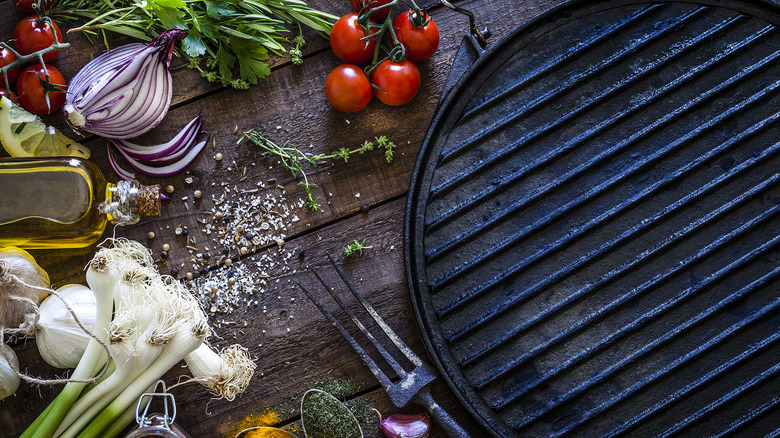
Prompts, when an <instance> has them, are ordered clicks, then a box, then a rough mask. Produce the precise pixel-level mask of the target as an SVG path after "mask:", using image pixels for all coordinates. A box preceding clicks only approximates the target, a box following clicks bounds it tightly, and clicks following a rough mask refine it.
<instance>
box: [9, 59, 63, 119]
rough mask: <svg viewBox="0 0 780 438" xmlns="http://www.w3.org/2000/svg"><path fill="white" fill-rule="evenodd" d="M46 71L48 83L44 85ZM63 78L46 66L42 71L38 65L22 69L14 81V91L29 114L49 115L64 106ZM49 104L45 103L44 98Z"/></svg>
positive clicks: (55, 70) (52, 68)
mask: <svg viewBox="0 0 780 438" xmlns="http://www.w3.org/2000/svg"><path fill="white" fill-rule="evenodd" d="M46 71H48V73H49V83H48V84H47V83H45V79H46ZM67 88H68V87H67V84H66V83H65V78H63V77H62V73H60V72H59V70H57V69H56V68H54V67H52V66H50V65H47V66H46V69H45V70H44V68H43V66H42V65H40V64H37V65H31V66H29V67H27V68H26V69H24V71H23V72H22V73H21V74H20V75H19V79H18V80H17V81H16V91H17V92H18V93H19V103H21V104H22V107H24V109H26V110H27V111H30V112H31V113H35V114H39V115H49V114H54V113H55V112H57V111H59V110H60V109H62V105H64V104H65V90H66V89H67ZM47 95H48V96H49V102H48V104H47V102H46V96H47Z"/></svg>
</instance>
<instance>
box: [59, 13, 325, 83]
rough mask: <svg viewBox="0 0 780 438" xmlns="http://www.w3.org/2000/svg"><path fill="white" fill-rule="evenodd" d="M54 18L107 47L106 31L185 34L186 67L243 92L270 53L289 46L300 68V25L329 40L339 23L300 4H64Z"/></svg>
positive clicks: (262, 73) (265, 71) (259, 75)
mask: <svg viewBox="0 0 780 438" xmlns="http://www.w3.org/2000/svg"><path fill="white" fill-rule="evenodd" d="M52 15H57V16H60V17H64V18H66V19H71V20H77V21H79V22H80V23H81V25H80V26H79V27H77V28H75V29H72V30H71V31H74V30H75V31H82V32H84V33H85V34H87V36H90V35H96V34H98V33H102V37H103V40H104V41H105V40H106V35H105V32H106V31H110V32H116V33H119V34H123V35H127V36H130V37H132V38H136V39H140V40H142V41H149V40H151V39H152V38H153V37H155V36H157V35H158V34H159V33H160V32H162V31H164V30H166V29H170V28H173V27H178V28H181V29H185V30H187V37H186V38H185V39H184V41H182V45H181V51H182V52H183V56H184V57H185V58H186V59H187V61H188V67H190V68H192V69H196V70H198V71H199V72H200V74H201V76H203V77H204V78H206V79H207V80H208V81H209V82H219V83H221V84H222V85H225V86H228V85H229V86H232V87H234V88H239V89H245V88H248V87H249V85H250V84H257V81H258V80H259V79H263V78H265V77H266V76H268V75H269V74H271V68H270V67H269V66H268V63H267V62H266V61H268V60H269V59H270V54H269V52H272V53H274V54H275V55H277V56H284V54H285V53H286V52H287V49H285V45H284V44H285V43H290V42H291V40H292V43H293V48H292V52H294V53H291V55H292V57H293V62H294V63H295V64H296V65H297V64H299V63H300V61H301V57H300V48H301V46H302V44H303V41H304V40H303V36H302V29H301V25H304V26H307V27H310V28H311V29H314V30H315V31H316V32H317V33H319V34H320V35H322V36H323V37H324V38H327V37H328V35H329V34H330V30H331V28H332V27H333V23H334V22H335V21H336V19H338V17H336V16H334V15H331V14H328V13H326V12H322V11H318V10H316V9H314V8H311V7H309V6H308V5H307V4H306V2H304V1H302V0H246V1H241V0H187V1H184V0H154V1H148V2H147V1H145V2H138V1H133V0H103V1H98V2H95V1H91V0H62V1H60V3H59V6H58V7H56V8H55V9H54V10H52ZM291 34H297V35H291ZM288 36H291V37H290V38H288ZM236 61H238V75H236V74H235V66H236Z"/></svg>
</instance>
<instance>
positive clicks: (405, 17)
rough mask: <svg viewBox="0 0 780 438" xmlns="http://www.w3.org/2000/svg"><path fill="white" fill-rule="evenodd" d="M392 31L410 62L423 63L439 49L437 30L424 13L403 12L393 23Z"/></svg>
mask: <svg viewBox="0 0 780 438" xmlns="http://www.w3.org/2000/svg"><path fill="white" fill-rule="evenodd" d="M393 30H394V31H395V35H396V37H397V38H398V41H399V42H400V43H401V44H402V45H403V46H404V48H405V49H406V57H407V58H408V59H409V60H411V61H412V62H422V61H425V60H426V59H428V58H430V57H431V56H433V54H434V53H435V52H436V49H437V48H438V47H439V28H438V27H437V26H436V23H434V22H433V19H432V18H431V17H430V16H429V15H428V14H426V13H424V12H422V13H420V14H418V13H417V12H415V11H408V12H404V13H403V14H401V15H399V16H398V18H396V19H395V21H393Z"/></svg>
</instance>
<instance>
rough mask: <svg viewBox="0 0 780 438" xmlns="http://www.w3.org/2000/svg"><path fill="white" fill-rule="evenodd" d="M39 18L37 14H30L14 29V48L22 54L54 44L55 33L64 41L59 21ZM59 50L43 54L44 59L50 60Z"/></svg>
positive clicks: (58, 38)
mask: <svg viewBox="0 0 780 438" xmlns="http://www.w3.org/2000/svg"><path fill="white" fill-rule="evenodd" d="M44 18H45V17H42V18H38V17H37V16H35V15H28V16H27V17H25V18H23V19H22V21H20V22H19V23H18V24H17V25H16V28H15V29H14V39H15V40H16V41H14V48H15V49H16V51H17V52H19V54H21V55H29V54H30V53H33V52H37V51H38V50H41V49H45V48H47V47H49V46H51V45H52V44H54V34H53V33H52V30H53V31H54V33H56V34H57V41H59V42H62V32H60V28H59V26H57V23H55V22H53V21H51V20H49V19H44ZM58 53H60V52H59V51H54V52H49V53H47V54H45V55H43V60H44V61H46V62H50V61H51V60H53V59H54V58H55V57H56V56H57V54H58Z"/></svg>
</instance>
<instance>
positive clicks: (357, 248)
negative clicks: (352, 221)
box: [344, 239, 373, 257]
mask: <svg viewBox="0 0 780 438" xmlns="http://www.w3.org/2000/svg"><path fill="white" fill-rule="evenodd" d="M371 248H373V246H366V239H363V241H362V242H358V241H357V239H355V240H354V241H353V242H352V243H350V244H349V245H347V246H345V247H344V257H349V256H351V255H355V254H357V255H361V256H362V255H363V250H364V249H371Z"/></svg>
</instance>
